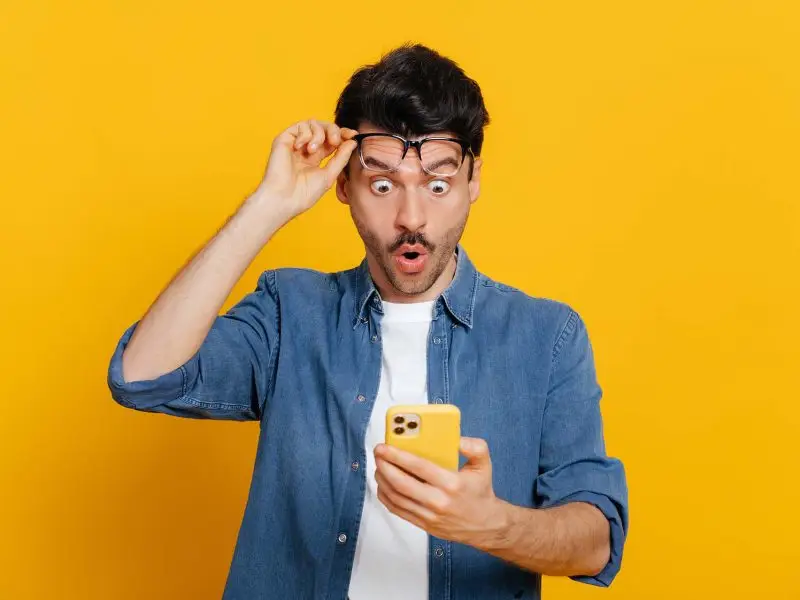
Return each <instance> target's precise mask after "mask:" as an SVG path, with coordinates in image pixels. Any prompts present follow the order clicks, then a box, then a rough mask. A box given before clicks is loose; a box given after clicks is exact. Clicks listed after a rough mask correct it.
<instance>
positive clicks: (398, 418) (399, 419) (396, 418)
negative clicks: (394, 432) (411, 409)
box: [394, 415, 405, 423]
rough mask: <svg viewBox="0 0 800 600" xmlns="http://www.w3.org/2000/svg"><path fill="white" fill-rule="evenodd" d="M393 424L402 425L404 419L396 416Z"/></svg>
mask: <svg viewBox="0 0 800 600" xmlns="http://www.w3.org/2000/svg"><path fill="white" fill-rule="evenodd" d="M394 422H395V423H404V422H405V419H404V418H403V416H402V415H397V416H396V417H395V418H394Z"/></svg>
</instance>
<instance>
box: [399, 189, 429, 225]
mask: <svg viewBox="0 0 800 600" xmlns="http://www.w3.org/2000/svg"><path fill="white" fill-rule="evenodd" d="M426 222H427V216H426V214H425V198H424V197H423V193H422V191H421V190H420V189H419V188H417V187H416V186H409V187H407V188H405V189H404V190H403V191H402V192H401V195H400V199H399V204H398V207H397V215H396V217H395V227H397V228H398V229H401V230H402V229H405V230H407V231H418V230H420V229H422V228H423V227H424V226H425V224H426Z"/></svg>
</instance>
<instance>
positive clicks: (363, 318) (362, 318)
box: [361, 317, 369, 323]
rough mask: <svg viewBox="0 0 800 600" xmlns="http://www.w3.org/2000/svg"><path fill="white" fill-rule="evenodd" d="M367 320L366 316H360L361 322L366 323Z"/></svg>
mask: <svg viewBox="0 0 800 600" xmlns="http://www.w3.org/2000/svg"><path fill="white" fill-rule="evenodd" d="M367 321H369V319H368V318H367V317H361V322H362V323H366V322H367Z"/></svg>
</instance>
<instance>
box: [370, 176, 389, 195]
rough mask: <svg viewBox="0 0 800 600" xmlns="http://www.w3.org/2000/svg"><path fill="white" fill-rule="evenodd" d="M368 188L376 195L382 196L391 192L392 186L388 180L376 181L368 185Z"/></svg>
mask: <svg viewBox="0 0 800 600" xmlns="http://www.w3.org/2000/svg"><path fill="white" fill-rule="evenodd" d="M369 187H370V188H371V189H372V191H373V192H375V193H376V194H380V195H381V196H384V195H386V194H388V193H389V192H391V191H392V188H393V187H394V185H393V184H392V182H391V181H389V180H388V179H376V180H375V181H373V182H372V183H370V184H369Z"/></svg>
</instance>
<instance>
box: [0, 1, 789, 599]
mask: <svg viewBox="0 0 800 600" xmlns="http://www.w3.org/2000/svg"><path fill="white" fill-rule="evenodd" d="M406 40H412V41H420V42H423V43H427V44H430V45H432V46H434V47H435V48H437V49H439V50H440V51H441V52H443V53H445V54H446V55H449V56H451V57H453V58H455V59H456V60H457V61H459V62H460V64H461V65H462V66H463V67H464V68H465V69H466V70H467V72H468V73H469V74H470V75H471V76H473V77H475V78H476V79H477V80H478V81H479V82H480V84H481V86H482V88H483V91H484V94H485V97H486V101H487V105H488V108H489V110H490V112H491V115H492V118H493V124H492V125H491V126H490V127H489V129H488V130H487V137H486V145H485V151H484V152H483V155H484V158H485V165H486V166H485V169H484V186H483V195H482V197H481V199H480V200H479V202H478V203H477V204H476V205H475V207H474V209H473V212H472V215H471V220H470V224H469V226H468V228H467V233H466V236H465V238H464V243H465V246H466V248H467V249H468V251H469V252H470V255H471V256H472V258H473V259H474V260H475V262H476V264H477V266H478V267H479V268H480V269H481V270H482V271H484V272H486V273H487V274H489V275H491V276H493V277H494V278H496V279H499V280H501V281H504V282H506V283H509V284H511V285H515V286H518V287H520V288H522V289H523V290H525V291H526V292H528V293H530V294H535V295H540V296H547V297H552V298H557V299H560V300H563V301H566V302H569V303H570V304H572V305H573V306H574V307H575V308H576V309H577V310H578V311H579V312H580V313H581V314H582V316H583V317H584V318H585V320H586V322H587V324H588V326H589V331H590V335H591V336H592V340H593V343H594V346H595V350H596V358H597V366H598V371H599V377H600V381H601V384H602V385H603V387H604V390H605V397H604V401H603V411H604V416H605V421H606V438H607V444H608V448H609V451H610V453H611V454H613V455H616V456H619V457H621V458H622V459H623V460H624V462H625V464H626V466H627V470H628V476H629V484H630V500H631V530H630V537H629V542H628V545H627V548H626V557H625V562H624V566H623V570H622V573H621V574H620V576H619V577H618V579H617V581H616V582H615V583H614V585H613V587H612V588H611V589H610V590H608V591H603V590H598V589H595V588H592V587H589V586H583V585H580V584H577V583H573V582H570V581H567V580H556V579H547V580H546V582H545V592H546V597H548V598H551V599H552V598H562V599H581V598H601V597H602V598H608V599H612V598H613V599H615V600H623V599H628V600H630V599H636V600H639V599H650V598H658V599H661V598H663V599H667V598H670V599H671V598H698V599H702V598H716V597H721V598H770V599H772V598H800V578H798V576H797V573H798V563H800V544H799V543H798V536H799V535H800V516H799V515H800V510H799V509H798V507H800V492H798V485H797V482H796V480H795V478H796V476H797V474H798V464H799V461H798V452H797V450H796V443H797V438H798V437H800V409H799V408H798V383H797V375H798V365H799V364H800V353H798V340H799V339H800V325H799V324H798V304H799V303H800V289H799V286H800V284H798V279H799V277H798V275H799V274H800V266H799V259H800V209H798V198H799V195H798V191H800V190H799V189H798V187H799V186H798V179H800V175H799V174H798V158H799V157H800V152H798V144H800V71H799V69H800V67H798V64H800V63H799V62H798V58H800V56H799V55H800V53H799V52H798V49H799V48H798V45H799V44H800V42H798V40H800V10H799V9H798V4H797V2H794V1H792V0H786V1H785V2H779V1H776V0H751V1H747V0H729V1H727V2H725V1H701V0H672V1H669V2H661V1H658V2H653V1H642V0H629V1H617V0H613V1H606V2H597V1H594V0H591V1H584V2H564V1H560V2H552V1H549V2H544V1H536V2H525V3H523V2H519V3H512V2H498V1H493V2H455V1H451V2H445V3H438V4H437V3H431V2H429V1H425V2H418V1H408V0H404V1H403V2H395V3H382V2H362V1H358V2H356V1H348V2H328V1H325V2H318V3H309V2H270V1H268V0H261V1H259V2H201V1H193V2H190V1H186V0H183V1H171V2H170V1H161V2H155V1H144V0H137V1H133V0H130V1H127V2H122V1H111V2H109V1H105V2H100V1H97V2H85V1H84V2H67V1H63V2H46V1H44V0H35V1H34V0H30V1H23V0H11V1H9V0H5V1H4V2H3V3H2V6H1V8H0V86H1V87H0V91H1V92H2V93H0V141H1V142H2V143H1V144H0V148H2V149H0V152H1V153H2V154H0V170H1V171H2V177H0V199H1V200H2V213H0V232H2V233H1V234H0V235H2V247H1V250H2V253H1V256H2V258H1V259H0V281H2V294H0V302H1V303H2V304H1V305H0V319H1V321H0V358H1V360H0V364H1V365H2V372H3V375H2V379H1V380H0V381H1V382H2V383H1V384H0V385H2V399H1V400H0V411H1V412H0V415H1V416H0V428H1V429H0V434H1V436H2V437H1V438H0V461H1V462H0V467H1V468H2V470H1V471H0V473H1V474H2V487H1V488H0V491H1V492H2V496H1V498H2V508H1V510H0V598H3V599H6V598H8V599H28V598H36V599H43V598H58V599H61V598H65V599H81V600H83V599H109V598H114V599H117V598H118V599H134V598H135V599H142V598H147V599H161V598H163V599H175V598H192V599H194V598H197V599H202V598H208V599H211V598H219V596H220V594H221V591H222V587H223V584H224V581H225V577H226V574H227V570H228V565H229V561H230V557H231V553H232V551H233V544H234V541H235V537H236V533H237V530H238V527H239V523H240V519H241V516H242V511H243V509H244V503H245V499H246V494H247V489H248V485H249V481H250V475H251V468H252V460H253V456H254V451H255V443H256V437H257V434H258V427H257V425H256V424H253V423H250V424H240V423H222V422H199V421H190V420H180V419H175V418H167V417H163V416H154V415H146V414H141V413H135V412H133V411H130V410H125V409H123V408H122V407H120V406H118V405H116V404H115V403H114V402H113V401H112V400H111V398H110V395H109V392H108V390H107V388H106V383H105V377H106V367H107V363H108V359H109V357H110V354H111V352H112V350H113V348H114V344H115V343H116V341H117V339H118V337H119V335H120V334H121V333H122V331H123V330H124V328H125V327H126V326H128V325H129V324H130V323H131V322H132V321H133V320H135V319H137V318H139V317H140V316H141V314H142V313H143V312H144V311H145V310H146V308H147V307H148V305H149V304H150V302H151V301H152V300H153V299H154V298H155V296H156V294H157V293H158V292H159V291H160V290H161V288H162V287H163V286H164V285H165V284H166V283H167V281H168V280H169V279H170V278H171V277H172V275H173V274H174V273H175V272H176V270H177V269H178V268H179V267H180V266H181V265H182V264H183V262H184V261H185V260H186V259H187V258H188V257H189V256H190V255H191V253H192V252H193V251H194V250H196V249H197V248H198V247H199V246H200V245H201V244H202V243H203V242H204V241H205V240H206V239H207V238H208V237H209V236H210V235H212V234H213V233H214V231H215V230H216V229H217V227H218V226H219V225H221V224H222V222H223V221H224V219H225V218H226V217H227V216H228V215H229V214H230V213H231V211H233V210H234V209H235V208H236V207H237V205H238V203H239V202H240V201H241V199H242V198H243V197H245V196H246V195H247V194H248V193H249V192H250V191H251V190H252V189H253V188H254V187H255V185H256V184H257V183H258V181H259V179H260V177H261V174H262V172H263V168H264V165H265V161H266V158H267V152H268V148H269V144H270V142H271V140H272V138H273V136H274V135H276V134H277V132H278V131H279V130H281V129H282V128H283V127H285V126H286V125H288V124H289V123H290V122H292V121H294V120H297V119H301V118H307V117H312V116H313V117H320V118H330V117H331V115H332V111H333V107H334V103H335V100H336V98H337V95H338V93H339V91H340V90H341V88H342V86H343V85H344V83H345V80H346V78H347V77H348V76H349V75H350V73H351V72H352V71H353V70H354V69H355V68H356V67H358V66H359V65H361V64H364V63H367V62H372V61H374V60H376V59H377V58H378V57H379V56H380V54H381V53H382V52H384V51H386V50H389V49H390V48H392V47H394V46H395V45H397V44H399V43H401V42H403V41H406ZM362 251H363V250H362V246H361V244H360V240H359V238H358V237H357V234H356V232H355V230H354V228H353V226H352V224H351V222H350V219H349V215H348V213H347V211H346V209H345V208H344V207H343V206H342V205H340V204H339V203H338V202H337V201H336V200H335V198H334V196H333V194H332V193H329V194H328V195H327V196H326V197H325V198H324V199H323V200H322V201H321V203H320V204H319V205H318V206H317V207H315V208H314V209H313V210H312V211H311V212H309V213H307V214H306V215H303V216H302V217H301V218H300V219H298V220H297V221H295V222H293V223H292V224H291V225H290V226H289V227H287V228H286V229H285V230H283V231H281V232H280V233H279V234H278V236H277V237H276V238H275V239H274V241H273V242H272V243H271V244H270V245H269V247H268V249H267V250H265V251H264V252H263V253H262V254H261V255H260V256H259V257H258V259H257V260H256V262H255V263H254V265H253V266H252V268H251V269H250V270H249V271H248V272H247V274H246V275H245V277H244V278H243V279H242V281H241V282H240V283H239V285H238V286H237V287H236V289H235V290H234V293H233V294H232V296H231V298H230V300H229V302H233V301H234V300H237V299H238V298H240V297H241V296H242V295H243V294H245V293H246V292H248V291H250V290H251V289H253V288H254V287H255V282H256V278H257V274H258V273H259V272H260V271H261V270H263V269H265V268H268V267H277V266H285V265H296V266H309V267H314V268H318V269H322V270H335V269H343V268H348V267H350V266H352V265H354V264H355V263H356V262H357V261H359V260H360V258H361V256H362ZM265 510H268V507H265ZM265 543H267V544H268V543H269V541H268V540H267V541H265Z"/></svg>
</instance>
